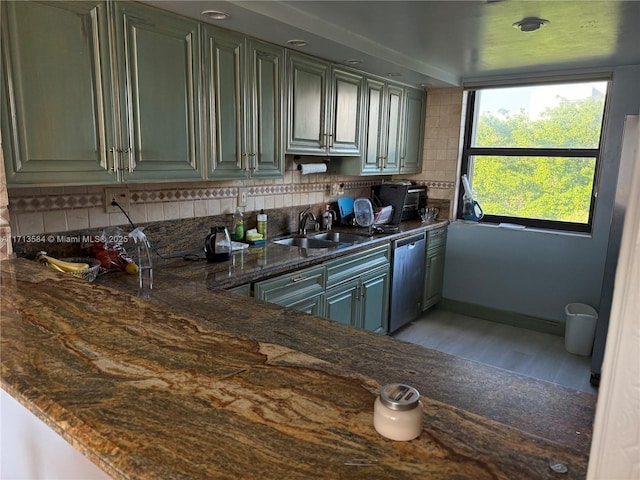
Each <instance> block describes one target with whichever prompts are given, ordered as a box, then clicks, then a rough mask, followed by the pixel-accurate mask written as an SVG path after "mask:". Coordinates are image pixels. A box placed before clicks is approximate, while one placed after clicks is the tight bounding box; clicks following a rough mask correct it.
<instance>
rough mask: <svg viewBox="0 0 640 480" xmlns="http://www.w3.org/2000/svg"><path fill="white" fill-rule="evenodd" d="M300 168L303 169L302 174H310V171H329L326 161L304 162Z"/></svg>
mask: <svg viewBox="0 0 640 480" xmlns="http://www.w3.org/2000/svg"><path fill="white" fill-rule="evenodd" d="M298 169H299V170H302V175H309V174H310V173H324V172H326V171H327V164H326V163H303V164H302V165H298Z"/></svg>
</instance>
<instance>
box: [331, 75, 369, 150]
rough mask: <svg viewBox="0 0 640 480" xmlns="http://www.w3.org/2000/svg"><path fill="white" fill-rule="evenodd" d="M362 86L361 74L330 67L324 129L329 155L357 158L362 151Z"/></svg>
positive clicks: (362, 78)
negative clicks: (326, 125)
mask: <svg viewBox="0 0 640 480" xmlns="http://www.w3.org/2000/svg"><path fill="white" fill-rule="evenodd" d="M363 87H364V77H363V76H362V75H361V74H358V73H353V72H351V71H345V70H340V69H338V68H335V67H332V69H331V96H330V98H331V103H330V108H329V111H328V114H329V126H328V128H327V130H326V133H327V142H328V144H329V149H328V152H327V153H329V154H330V155H360V154H361V152H362V115H363V110H362V104H363Z"/></svg>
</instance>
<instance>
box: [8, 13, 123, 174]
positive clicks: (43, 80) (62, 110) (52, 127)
mask: <svg viewBox="0 0 640 480" xmlns="http://www.w3.org/2000/svg"><path fill="white" fill-rule="evenodd" d="M0 8H1V11H0V17H1V20H2V23H1V25H2V28H1V32H0V34H1V36H2V39H1V43H2V72H1V75H0V77H1V78H2V80H1V86H0V89H1V93H0V95H1V99H0V111H1V116H2V123H1V125H2V127H1V128H2V136H3V148H4V157H5V162H6V168H5V170H6V178H7V184H8V185H9V186H14V185H62V184H64V185H73V184H81V185H87V184H96V183H111V182H115V181H117V175H116V174H115V172H114V168H113V167H114V159H113V156H112V154H111V153H110V152H109V149H110V148H112V147H113V146H114V145H113V138H114V133H113V109H112V103H111V92H112V86H111V73H110V70H109V65H110V64H109V50H108V45H109V41H108V28H107V12H106V8H107V7H106V4H105V3H102V2H100V3H98V2H49V3H39V2H38V3H36V2H1V5H0Z"/></svg>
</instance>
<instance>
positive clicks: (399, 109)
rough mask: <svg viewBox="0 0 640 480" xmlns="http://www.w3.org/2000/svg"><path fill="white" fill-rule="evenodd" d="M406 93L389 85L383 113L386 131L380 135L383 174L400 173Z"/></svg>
mask: <svg viewBox="0 0 640 480" xmlns="http://www.w3.org/2000/svg"><path fill="white" fill-rule="evenodd" d="M403 99H404V91H403V89H402V88H401V87H397V86H395V85H387V88H386V103H385V109H384V111H383V116H382V118H383V124H384V130H383V131H382V132H381V133H380V142H381V145H382V147H381V149H380V154H381V157H382V158H381V160H380V163H381V166H382V173H383V174H391V173H398V172H399V170H400V156H401V152H402V147H403V145H402V115H403V108H404V107H403V103H402V102H403Z"/></svg>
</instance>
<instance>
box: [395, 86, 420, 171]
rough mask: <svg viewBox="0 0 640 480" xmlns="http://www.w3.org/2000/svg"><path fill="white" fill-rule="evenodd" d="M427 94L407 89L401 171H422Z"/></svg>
mask: <svg viewBox="0 0 640 480" xmlns="http://www.w3.org/2000/svg"><path fill="white" fill-rule="evenodd" d="M426 105H427V96H426V93H425V92H424V90H417V89H412V88H406V89H405V108H404V125H403V139H402V146H403V150H402V155H401V159H400V173H420V172H421V171H422V151H423V145H424V125H425V115H426Z"/></svg>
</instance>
